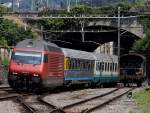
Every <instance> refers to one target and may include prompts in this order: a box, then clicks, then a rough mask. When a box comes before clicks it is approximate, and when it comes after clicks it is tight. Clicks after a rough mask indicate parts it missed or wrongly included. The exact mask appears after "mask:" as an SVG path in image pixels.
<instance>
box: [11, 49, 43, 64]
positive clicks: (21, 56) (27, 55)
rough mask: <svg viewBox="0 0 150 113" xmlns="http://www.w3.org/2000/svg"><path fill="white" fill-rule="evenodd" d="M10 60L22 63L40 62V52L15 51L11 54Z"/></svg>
mask: <svg viewBox="0 0 150 113" xmlns="http://www.w3.org/2000/svg"><path fill="white" fill-rule="evenodd" d="M12 60H13V61H15V62H17V63H23V64H41V61H42V54H41V53H40V52H30V51H16V52H13V54H12Z"/></svg>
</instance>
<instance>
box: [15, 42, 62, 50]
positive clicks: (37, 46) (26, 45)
mask: <svg viewBox="0 0 150 113" xmlns="http://www.w3.org/2000/svg"><path fill="white" fill-rule="evenodd" d="M15 48H19V49H32V50H41V51H43V50H47V51H57V52H61V49H60V47H58V46H57V45H56V44H54V43H50V42H46V41H44V40H42V39H25V40H23V41H21V42H19V43H18V44H17V45H16V47H15Z"/></svg>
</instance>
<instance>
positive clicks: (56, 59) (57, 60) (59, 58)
mask: <svg viewBox="0 0 150 113" xmlns="http://www.w3.org/2000/svg"><path fill="white" fill-rule="evenodd" d="M45 69H47V70H48V73H47V77H46V78H45V79H44V80H43V84H44V86H45V87H54V86H61V85H63V80H64V55H63V54H62V53H57V52H50V53H49V54H48V64H47V67H45Z"/></svg>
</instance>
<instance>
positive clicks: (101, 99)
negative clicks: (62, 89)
mask: <svg viewBox="0 0 150 113" xmlns="http://www.w3.org/2000/svg"><path fill="white" fill-rule="evenodd" d="M133 89H134V88H121V89H116V90H113V91H111V92H109V93H105V94H103V95H99V96H96V97H93V98H90V99H87V100H84V101H80V102H77V103H74V104H70V105H67V106H64V107H62V108H61V109H62V110H63V111H64V112H65V113H90V112H93V111H94V110H96V109H100V108H102V107H103V106H105V105H106V104H108V103H110V102H112V101H114V100H116V99H118V98H120V97H121V96H123V95H124V94H126V93H128V92H129V91H131V90H133Z"/></svg>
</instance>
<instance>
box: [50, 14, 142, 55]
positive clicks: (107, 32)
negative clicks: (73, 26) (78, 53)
mask: <svg viewBox="0 0 150 113" xmlns="http://www.w3.org/2000/svg"><path fill="white" fill-rule="evenodd" d="M117 22H118V21H117V19H116V18H114V19H113V18H111V19H110V18H109V19H94V20H93V21H90V22H89V23H85V27H84V40H85V42H83V41H82V40H83V37H82V35H81V34H82V33H83V32H82V31H76V32H75V31H70V32H66V33H61V36H60V37H59V38H58V39H59V40H53V39H52V40H51V41H52V42H54V43H56V44H57V45H59V46H61V47H66V48H72V49H79V50H84V51H90V52H92V51H94V50H95V49H96V48H97V47H99V45H101V44H104V43H107V42H114V46H115V48H116V47H117V40H118V28H117ZM143 37H144V33H143V26H142V25H141V24H140V22H139V20H138V18H136V17H134V18H124V19H121V39H120V40H121V48H122V50H121V51H122V52H128V50H129V49H130V48H131V47H132V45H133V43H134V42H135V41H136V40H138V39H141V38H143ZM92 41H93V42H92ZM95 42H96V43H95Z"/></svg>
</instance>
